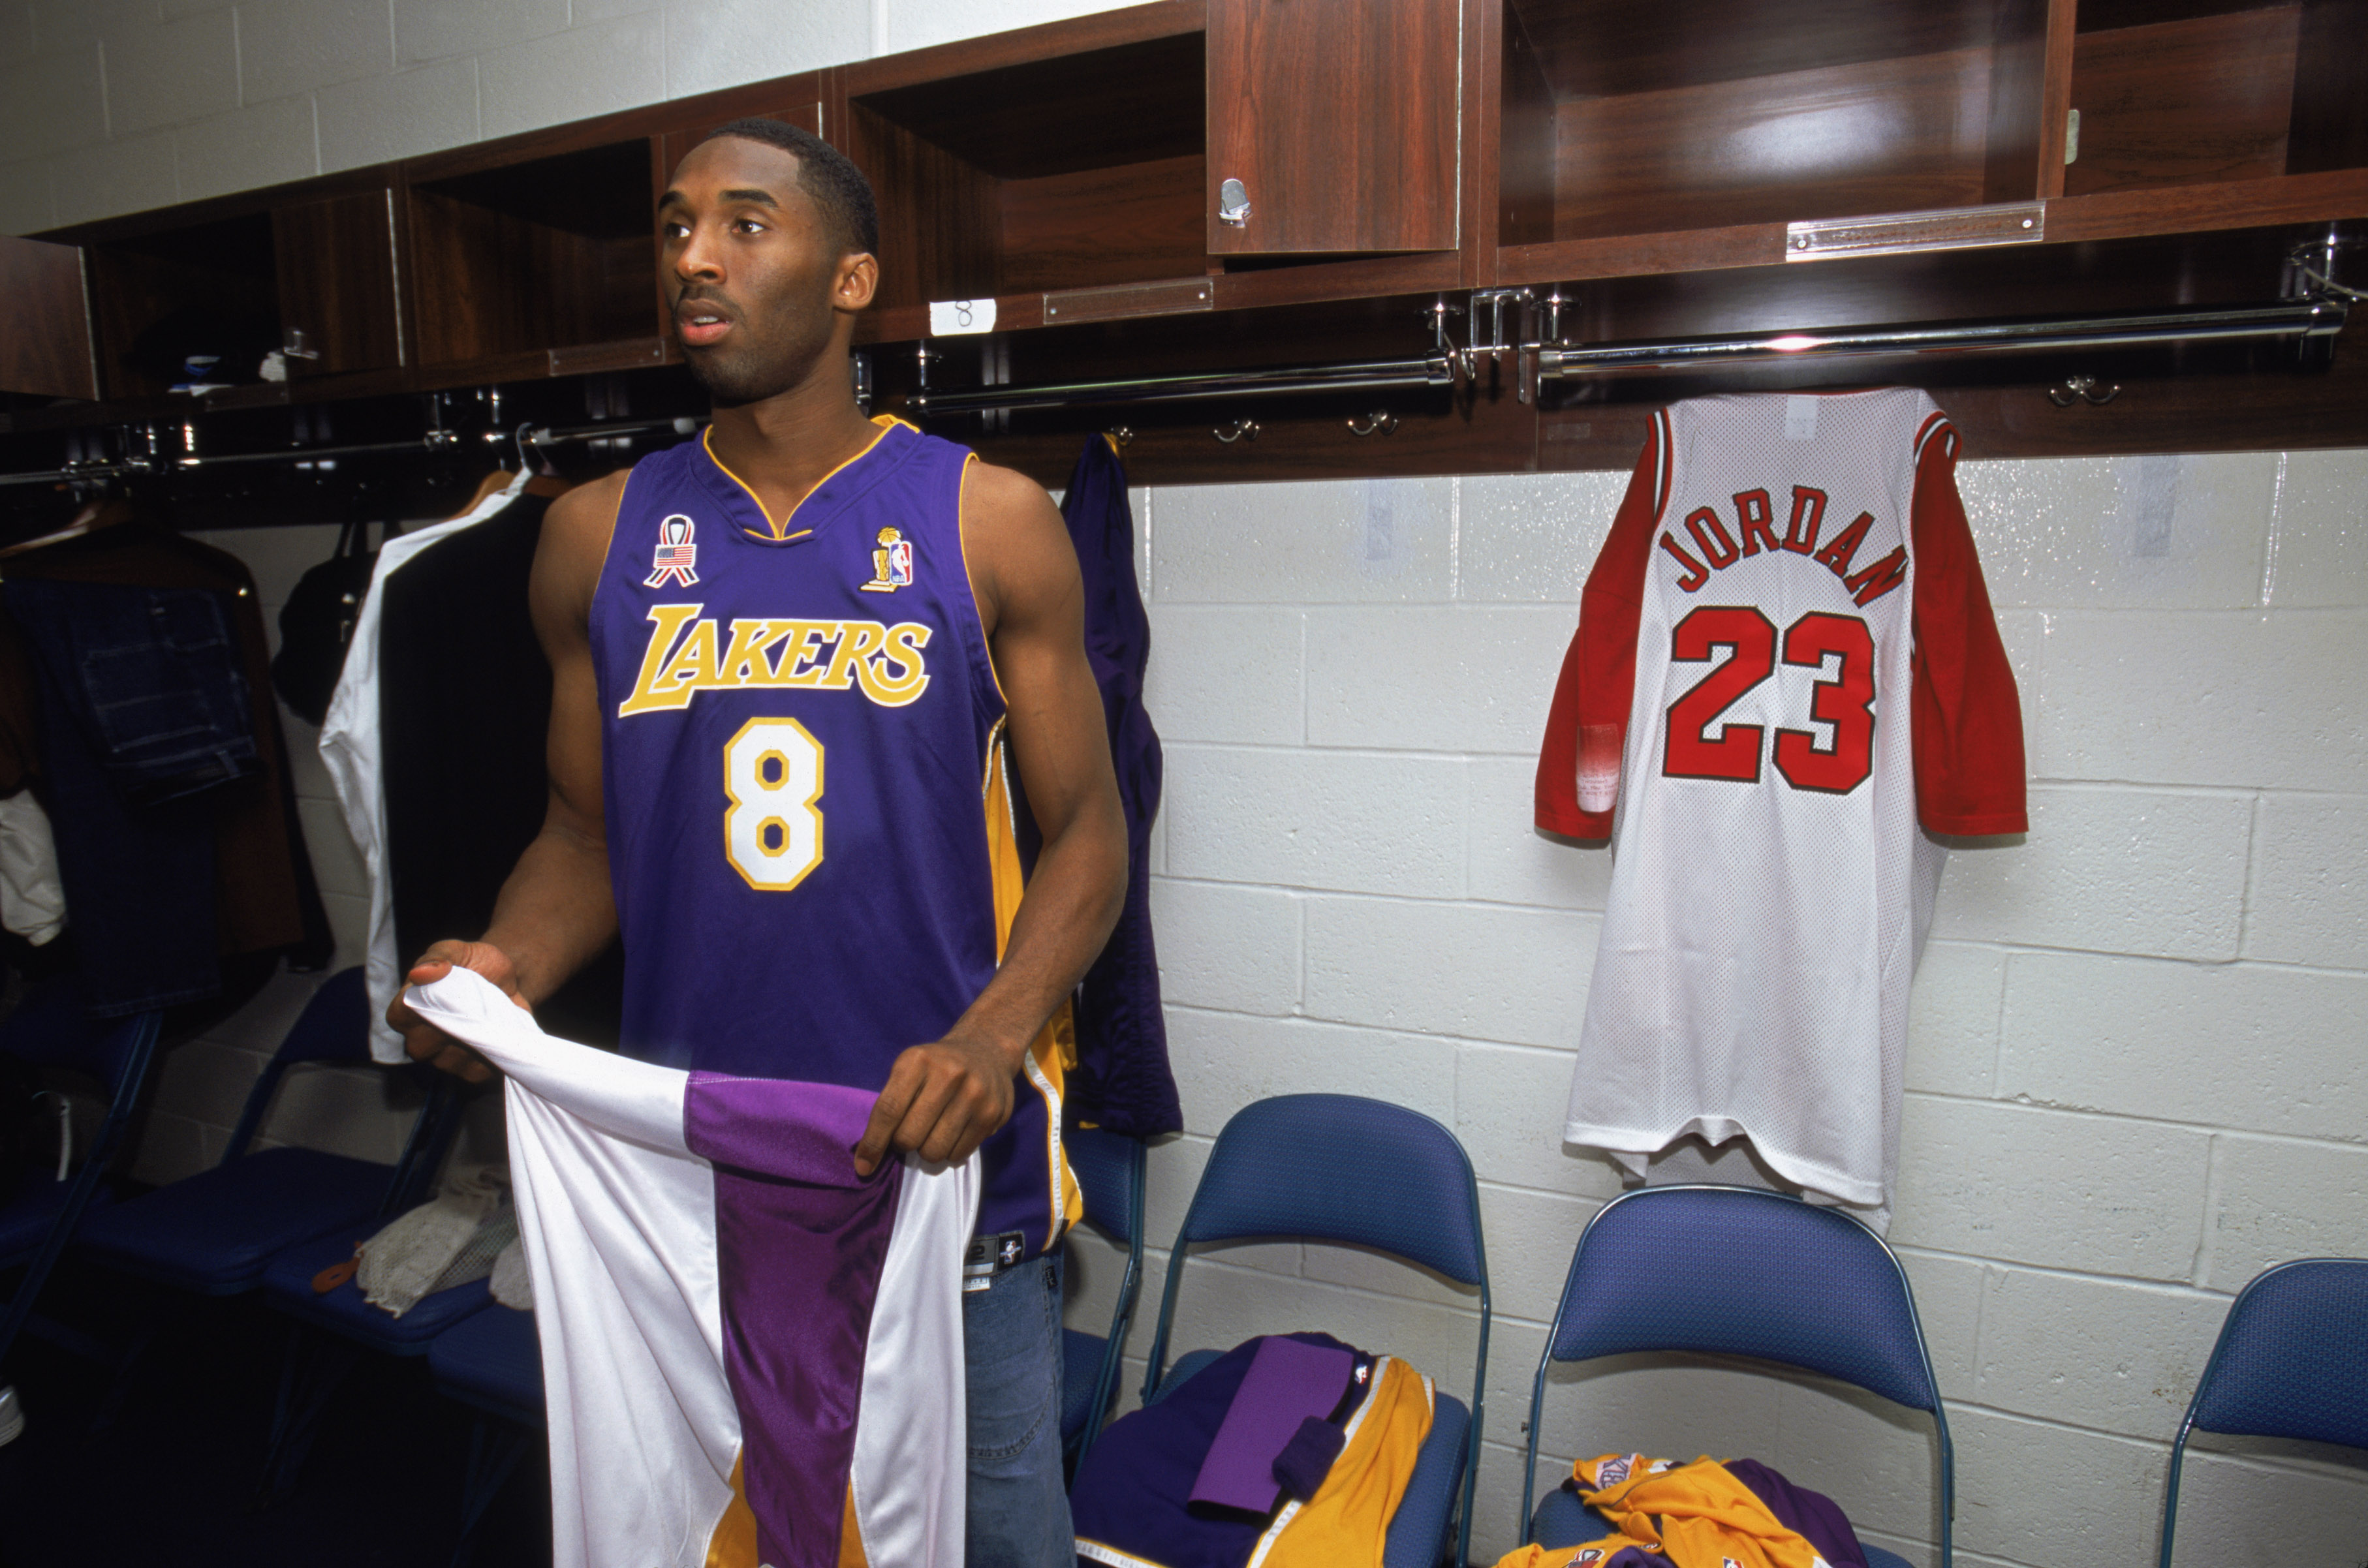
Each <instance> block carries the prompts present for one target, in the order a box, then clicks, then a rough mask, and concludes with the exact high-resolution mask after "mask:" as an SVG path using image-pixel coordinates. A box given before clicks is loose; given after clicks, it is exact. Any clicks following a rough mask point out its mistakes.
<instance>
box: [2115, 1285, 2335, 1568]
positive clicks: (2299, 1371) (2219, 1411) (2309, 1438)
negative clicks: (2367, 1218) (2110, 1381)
mask: <svg viewBox="0 0 2368 1568" xmlns="http://www.w3.org/2000/svg"><path fill="white" fill-rule="evenodd" d="M2199 1426H2200V1427H2202V1428H2203V1430H2205V1431H2207V1432H2226V1433H2228V1434H2230V1435H2232V1436H2241V1437H2298V1438H2301V1439H2303V1440H2305V1441H2306V1442H2314V1443H2343V1444H2347V1445H2349V1446H2351V1447H2352V1448H2368V1258H2362V1257H2306V1258H2299V1259H2296V1260H2295V1261H2294V1262H2292V1263H2281V1264H2277V1265H2275V1266H2274V1267H2270V1268H2266V1269H2263V1270H2262V1271H2261V1272H2260V1274H2257V1275H2255V1276H2254V1277H2253V1278H2252V1281H2251V1282H2250V1283H2249V1284H2248V1285H2247V1286H2246V1287H2245V1288H2244V1289H2243V1290H2239V1291H2238V1292H2237V1299H2236V1300H2235V1301H2232V1302H2230V1303H2229V1305H2228V1316H2227V1317H2226V1320H2224V1321H2223V1322H2222V1324H2220V1337H2219V1338H2218V1339H2217V1340H2216V1341H2214V1344H2213V1346H2212V1358H2211V1359H2210V1360H2209V1361H2206V1362H2205V1363H2204V1364H2203V1377H2201V1378H2200V1379H2198V1380H2197V1381H2196V1384H2195V1397H2194V1398H2193V1399H2192V1400H2190V1401H2189V1402H2188V1404H2187V1415H2186V1418H2185V1419H2184V1420H2182V1421H2180V1424H2179V1437H2178V1438H2177V1440H2175V1441H2174V1442H2173V1443H2172V1444H2171V1446H2170V1474H2169V1483H2168V1484H2167V1485H2166V1486H2165V1488H2164V1493H2163V1502H2162V1560H2161V1561H2162V1568H2170V1547H2171V1535H2172V1531H2173V1529H2174V1528H2175V1527H2176V1526H2177V1524H2178V1521H2179V1472H2180V1466H2181V1464H2182V1462H2183V1461H2184V1460H2185V1458H2186V1454H2187V1437H2188V1434H2189V1433H2190V1432H2192V1431H2193V1430H2194V1429H2195V1428H2196V1427H2199Z"/></svg>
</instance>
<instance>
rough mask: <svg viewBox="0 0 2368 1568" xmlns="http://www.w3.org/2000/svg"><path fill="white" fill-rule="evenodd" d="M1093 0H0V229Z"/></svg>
mask: <svg viewBox="0 0 2368 1568" xmlns="http://www.w3.org/2000/svg"><path fill="white" fill-rule="evenodd" d="M1106 9H1109V7H1108V6H1105V5H1103V4H1101V3H1100V0H241V3H239V4H236V5H231V4H225V3H223V0H0V233H33V232H35V231H37V230H41V229H47V228H51V227H53V226H55V225H58V224H62V223H79V222H86V221H88V220H91V219H94V218H106V217H111V216H114V215H115V214H118V213H122V212H137V211H141V210H145V209H147V208H151V207H162V206H165V205H167V204H169V203H171V202H175V201H194V200H196V199H199V198H201V197H208V196H220V195H222V194H223V193H224V192H227V191H234V190H245V189H249V188H252V187H256V186H265V185H276V184H279V182H281V181H283V180H291V179H301V178H303V177H304V176H308V175H316V174H330V173H334V172H335V171H336V170H338V169H349V168H354V167H356V166H358V165H364V164H375V163H381V162H384V161H386V160H389V159H393V158H406V157H416V156H417V155H418V154H420V153H429V152H434V151H436V150H438V149H439V148H444V147H455V146H459V145H461V144H462V143H464V142H476V141H480V140H483V139H484V138H487V137H494V136H507V135H509V134H511V133H512V132H514V131H530V130H534V129H536V128H537V127H540V126H545V125H555V124H558V123H561V122H563V121H565V120H571V119H583V118H584V117H586V115H594V114H603V113H607V112H609V111H610V110H614V109H622V108H634V107H635V106H637V105H641V104H646V103H655V102H657V101H659V100H661V99H665V98H676V97H686V96H688V95H689V94H693V93H703V92H708V91H711V90H712V89H714V88H717V87H726V86H732V85H736V84H738V83H742V82H758V81H763V80H766V79H767V78H769V77H774V76H785V75H790V74H793V73H796V72H799V71H809V70H813V69H814V68H816V67H818V66H824V65H836V64H841V63H844V62H847V61H850V60H860V59H864V58H866V57H868V56H870V55H873V54H885V53H890V52H893V51H898V50H906V49H918V48H921V47H924V46H926V45H928V44H934V43H943V42H946V41H948V40H953V39H960V38H969V37H973V36H976V35H977V34H980V33H988V32H999V31H1001V30H1003V29H1004V28H1015V27H1024V26H1027V25H1029V24H1031V23H1035V22H1046V21H1053V20H1057V19H1059V18H1061V17H1071V16H1076V15H1078V14H1080V13H1083V12H1087V11H1099V10H1106Z"/></svg>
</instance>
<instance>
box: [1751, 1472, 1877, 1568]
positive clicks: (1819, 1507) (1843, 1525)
mask: <svg viewBox="0 0 2368 1568" xmlns="http://www.w3.org/2000/svg"><path fill="white" fill-rule="evenodd" d="M1726 1473H1727V1474H1729V1475H1731V1476H1733V1477H1735V1479H1736V1480H1737V1481H1740V1482H1741V1483H1743V1484H1744V1485H1746V1486H1748V1487H1749V1488H1751V1494H1752V1495H1753V1496H1755V1497H1757V1498H1759V1500H1760V1501H1761V1502H1762V1503H1764V1504H1766V1505H1767V1506H1768V1511H1769V1512H1770V1513H1771V1514H1773V1515H1775V1516H1776V1522H1777V1523H1778V1524H1780V1525H1782V1526H1783V1527H1784V1528H1786V1529H1788V1530H1793V1531H1794V1532H1796V1533H1797V1534H1799V1535H1800V1536H1801V1538H1802V1539H1803V1540H1806V1541H1807V1542H1808V1543H1809V1544H1810V1545H1811V1546H1814V1547H1816V1549H1817V1555H1818V1556H1820V1557H1822V1558H1824V1559H1825V1560H1826V1562H1827V1563H1829V1564H1830V1565H1831V1568H1867V1562H1866V1549H1865V1548H1863V1547H1861V1545H1859V1543H1858V1532H1857V1531H1855V1530H1853V1529H1851V1528H1850V1516H1848V1515H1847V1514H1844V1513H1843V1512H1842V1510H1841V1506H1840V1505H1839V1504H1838V1503H1836V1502H1835V1501H1834V1500H1833V1499H1832V1498H1830V1497H1828V1496H1827V1495H1826V1494H1824V1493H1822V1492H1812V1491H1810V1490H1809V1489H1808V1488H1807V1487H1805V1486H1795V1485H1793V1483H1791V1482H1789V1481H1787V1480H1785V1479H1784V1477H1783V1476H1782V1475H1780V1474H1778V1473H1777V1472H1776V1471H1772V1470H1770V1469H1769V1468H1768V1467H1767V1466H1766V1465H1764V1464H1761V1463H1760V1462H1759V1460H1727V1461H1726Z"/></svg>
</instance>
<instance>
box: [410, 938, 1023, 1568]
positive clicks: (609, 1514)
mask: <svg viewBox="0 0 2368 1568" xmlns="http://www.w3.org/2000/svg"><path fill="white" fill-rule="evenodd" d="M410 1000H411V1004H412V1006H414V1007H416V1008H417V1009H418V1011H419V1013H420V1015H421V1016H422V1017H425V1018H427V1020H428V1021H430V1022H431V1023H433V1024H435V1025H436V1026H437V1027H438V1028H441V1029H443V1030H444V1031H445V1032H446V1033H447V1034H450V1035H452V1036H453V1037H455V1038H456V1039H459V1040H465V1041H467V1042H468V1043H469V1044H470V1045H471V1046H472V1047H473V1048H474V1049H476V1050H477V1051H480V1052H482V1053H483V1054H484V1057H485V1058H486V1060H487V1061H489V1062H492V1063H493V1064H494V1065H495V1067H498V1068H499V1069H500V1070H501V1071H502V1072H503V1073H504V1074H507V1082H506V1086H505V1093H506V1095H507V1106H508V1111H509V1138H510V1172H511V1179H512V1182H513V1184H514V1187H515V1191H516V1193H517V1201H518V1233H519V1236H520V1238H521V1239H522V1240H523V1241H524V1242H525V1244H526V1253H527V1260H528V1263H529V1267H530V1269H531V1272H532V1275H533V1279H534V1302H535V1324H536V1328H537V1330H538V1333H539V1335H540V1337H541V1344H542V1371H543V1387H544V1395H545V1399H546V1401H547V1403H548V1408H549V1422H550V1433H551V1491H552V1560H553V1562H554V1563H555V1564H556V1568H707V1565H711V1564H712V1565H713V1568H758V1564H759V1563H764V1564H769V1565H770V1568H838V1564H840V1563H841V1562H848V1561H860V1562H868V1563H871V1564H872V1565H874V1568H961V1564H962V1528H963V1506H964V1471H965V1466H966V1462H967V1457H968V1455H967V1439H966V1436H965V1426H964V1415H965V1412H964V1403H963V1386H964V1378H963V1361H962V1252H963V1248H964V1246H965V1244H967V1242H968V1241H969V1238H970V1233H971V1227H972V1223H973V1219H974V1216H975V1214H976V1210H977V1208H978V1189H979V1180H978V1160H977V1157H976V1156H975V1155H973V1157H972V1158H971V1159H970V1160H969V1161H967V1162H965V1163H964V1164H962V1165H955V1166H938V1167H932V1166H929V1165H925V1164H923V1163H921V1162H920V1161H918V1160H917V1159H916V1158H914V1157H913V1156H909V1155H908V1156H906V1157H905V1158H904V1159H903V1160H901V1161H893V1160H892V1161H890V1162H888V1163H887V1164H886V1165H882V1167H881V1169H880V1170H879V1171H878V1172H877V1173H875V1174H874V1176H872V1177H871V1180H869V1181H865V1180H862V1179H860V1178H859V1177H858V1176H856V1174H855V1167H854V1163H853V1160H852V1157H851V1155H850V1153H849V1152H850V1151H851V1150H852V1148H853V1147H854V1145H855V1143H856V1142H857V1141H858V1139H860V1136H861V1134H862V1131H863V1128H864V1125H865V1123H866V1121H867V1120H868V1119H869V1118H870V1116H871V1104H872V1101H873V1100H874V1099H875V1098H877V1096H874V1095H872V1094H870V1093H867V1092H865V1091H862V1090H858V1089H850V1088H846V1087H843V1086H841V1085H835V1084H810V1083H802V1082H793V1081H787V1080H779V1079H759V1078H737V1077H732V1076H728V1075H725V1074H713V1073H684V1072H679V1071H677V1070H675V1069H673V1068H667V1067H658V1066H654V1065H652V1064H651V1063H648V1062H637V1061H634V1060H633V1059H632V1058H630V1057H626V1056H620V1055H615V1054H612V1053H610V1052H608V1051H595V1050H592V1049H591V1048H589V1047H586V1046H582V1045H575V1044H572V1043H570V1042H568V1041H565V1040H554V1039H552V1037H551V1036H549V1035H546V1034H544V1033H543V1032H542V1031H541V1029H540V1028H537V1027H536V1026H535V1022H534V1019H533V1017H532V1015H530V1014H529V1013H528V1012H527V1011H526V1010H525V1009H524V1008H522V1007H519V1006H517V1005H516V1004H515V1003H513V1002H511V1001H510V1000H509V998H507V996H505V995H503V994H502V993H501V992H500V990H498V989H497V988H496V987H495V986H494V985H493V984H492V983H490V982H488V981H487V980H485V979H484V977H483V976H482V975H479V974H476V973H474V972H472V971H468V970H454V971H451V972H450V973H449V974H447V975H446V976H445V977H444V978H443V979H441V980H438V981H437V982H436V983H434V984H432V985H426V986H419V987H416V988H414V989H413V990H412V992H411V993H410ZM842 1552H847V1553H848V1555H845V1556H843V1555H842ZM859 1554H860V1555H859Z"/></svg>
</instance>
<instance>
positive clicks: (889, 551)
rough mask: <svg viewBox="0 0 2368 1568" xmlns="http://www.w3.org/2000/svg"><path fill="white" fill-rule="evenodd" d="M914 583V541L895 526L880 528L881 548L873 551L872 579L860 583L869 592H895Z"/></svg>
mask: <svg viewBox="0 0 2368 1568" xmlns="http://www.w3.org/2000/svg"><path fill="white" fill-rule="evenodd" d="M912 585H913V541H912V540H909V539H906V538H905V536H904V534H903V533H902V532H901V531H900V530H898V529H895V528H882V529H881V530H880V545H879V548H878V549H876V550H874V551H872V552H871V581H870V582H869V583H865V584H862V585H860V586H861V587H862V589H863V591H864V592H865V593H867V594H893V593H894V592H895V591H896V590H897V589H899V588H909V587H911V586H912Z"/></svg>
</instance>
